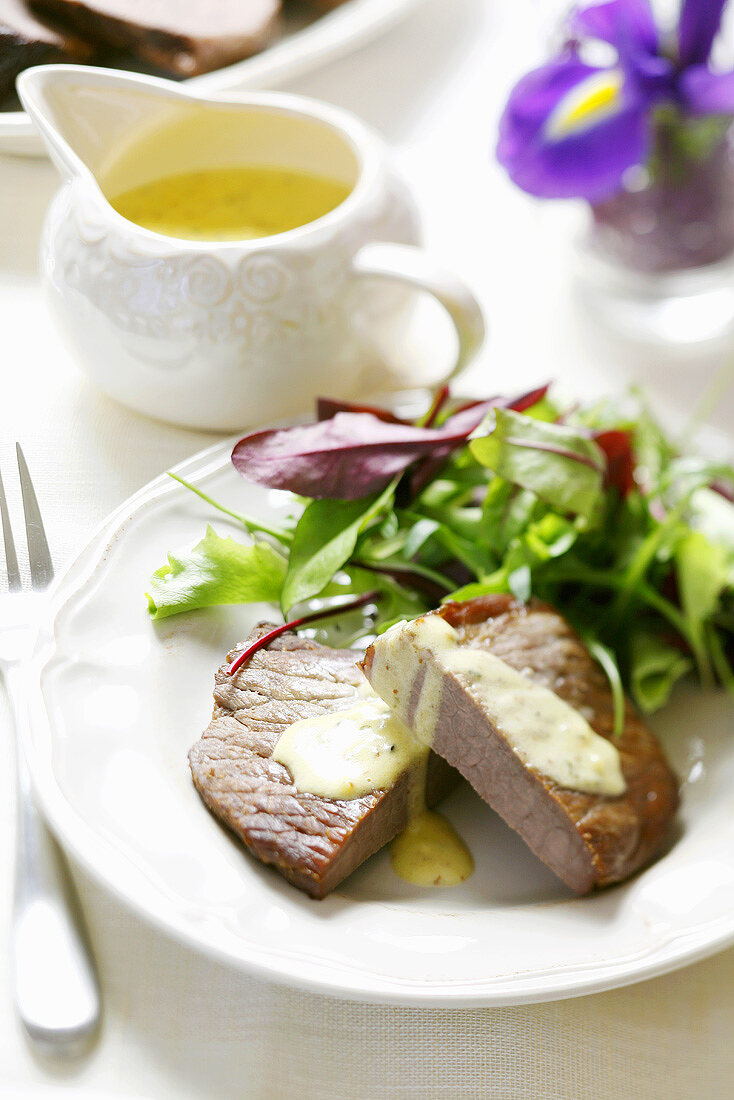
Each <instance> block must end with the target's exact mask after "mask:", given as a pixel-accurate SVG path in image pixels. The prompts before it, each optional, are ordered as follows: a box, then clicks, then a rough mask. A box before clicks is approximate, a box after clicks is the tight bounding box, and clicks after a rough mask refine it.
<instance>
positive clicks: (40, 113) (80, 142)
mask: <svg viewBox="0 0 734 1100" xmlns="http://www.w3.org/2000/svg"><path fill="white" fill-rule="evenodd" d="M169 85H170V82H169V81H166V80H157V79H154V78H152V77H143V76H138V75H136V74H134V73H130V74H124V73H119V72H116V71H115V70H112V69H97V68H95V69H91V68H85V67H84V66H81V65H38V66H35V67H34V68H31V69H27V70H26V71H25V72H24V73H23V74H22V75H21V76H20V77H19V78H18V85H17V86H18V95H19V97H20V100H21V102H22V104H23V106H24V107H25V109H26V111H27V112H28V114H29V115H30V117H31V119H32V121H33V122H34V124H35V126H36V127H37V129H38V130H39V132H40V134H41V137H42V138H43V140H44V142H45V144H46V146H47V148H48V151H49V155H50V156H51V159H52V160H53V161H54V163H55V164H56V166H57V168H58V169H59V170H60V171H61V173H62V174H63V175H65V176H75V175H78V174H80V173H81V172H82V171H83V170H84V169H85V168H86V169H88V170H89V171H90V172H91V173H92V174H93V175H95V176H99V174H100V173H101V172H103V171H104V169H105V162H106V160H107V159H108V158H109V156H110V154H111V151H112V150H114V149H115V148H118V149H119V148H120V146H121V144H124V142H125V139H126V136H127V135H128V134H130V133H132V132H133V131H134V130H138V129H139V127H140V126H141V124H143V123H150V122H152V121H154V119H155V118H156V116H157V114H158V113H161V115H165V112H166V109H167V105H168V107H169V109H170V104H171V96H172V95H173V96H175V94H176V92H175V85H170V88H171V91H169ZM179 94H180V93H179Z"/></svg>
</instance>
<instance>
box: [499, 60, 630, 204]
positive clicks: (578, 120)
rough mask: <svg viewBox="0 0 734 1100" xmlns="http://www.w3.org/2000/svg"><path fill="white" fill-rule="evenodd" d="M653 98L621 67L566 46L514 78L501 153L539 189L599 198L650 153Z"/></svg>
mask: <svg viewBox="0 0 734 1100" xmlns="http://www.w3.org/2000/svg"><path fill="white" fill-rule="evenodd" d="M647 102H648V101H647V100H646V99H644V98H642V97H640V95H639V94H638V93H637V92H636V91H635V90H634V89H633V88H632V87H631V85H630V84H629V83H628V82H626V81H625V78H624V74H623V73H622V72H621V70H619V69H599V68H594V67H592V66H590V65H585V64H584V63H583V62H581V61H580V60H579V59H578V57H576V55H575V54H567V55H566V56H565V57H563V58H560V59H558V60H556V61H552V62H550V63H549V64H548V65H544V66H543V67H542V68H540V69H536V70H535V71H534V72H531V73H528V75H527V76H525V77H523V79H522V80H520V82H519V83H518V84H517V85H516V86H515V88H514V89H513V91H512V92H511V94H510V98H509V101H508V103H507V106H506V108H505V111H504V113H503V115H502V118H501V119H500V132H499V142H498V145H497V157H498V159H499V161H500V163H501V164H502V165H503V166H504V167H505V168H506V169H507V171H508V172H509V174H510V176H511V178H512V179H513V180H514V182H515V183H516V184H517V185H518V186H519V187H522V188H523V190H525V191H529V192H530V194H532V195H538V196H540V197H542V198H585V199H588V200H589V201H592V202H597V201H600V200H601V199H603V198H608V197H609V196H610V195H612V194H614V193H615V191H617V190H618V189H619V186H620V184H621V180H622V176H623V175H624V173H625V171H626V170H627V169H628V168H629V167H630V166H632V165H634V164H640V163H641V162H642V161H644V160H645V158H646V155H647V151H648V147H649V131H648V124H647V121H646V118H645V107H646V105H647Z"/></svg>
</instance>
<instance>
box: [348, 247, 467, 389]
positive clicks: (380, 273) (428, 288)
mask: <svg viewBox="0 0 734 1100" xmlns="http://www.w3.org/2000/svg"><path fill="white" fill-rule="evenodd" d="M352 270H353V272H354V274H355V275H357V276H359V277H360V278H362V277H365V278H377V279H389V280H392V281H393V282H396V283H402V284H403V285H404V286H410V287H413V288H414V289H415V290H420V291H424V292H425V293H427V294H430V295H431V296H432V297H433V298H435V299H436V301H437V302H439V304H440V305H442V306H443V308H444V309H445V310H446V312H447V313H448V315H449V317H450V318H451V320H452V322H453V324H454V328H455V329H456V335H457V337H458V341H459V350H458V354H457V356H456V361H455V363H454V364H453V366H452V368H451V369H450V370H449V371H448V372H447V373H446V375H445V377H444V378H443V379H442V380H441V381H443V382H449V381H450V380H452V379H455V378H457V377H458V376H459V375H460V374H461V373H462V372H463V371H464V370H466V368H467V367H468V366H469V364H470V363H471V362H472V361H473V360H474V359H475V358H476V356H477V354H478V352H479V350H480V349H481V347H482V345H483V343H484V339H485V336H486V324H485V320H484V314H483V312H482V307H481V306H480V305H479V302H478V301H477V299H476V297H475V296H474V294H473V293H472V292H471V290H470V289H469V287H468V286H467V285H466V283H465V282H463V280H461V279H460V278H459V277H458V276H456V275H454V274H453V273H452V272H451V271H448V270H447V269H446V268H444V267H441V266H440V265H439V264H437V263H436V262H435V261H434V260H433V259H432V258H431V256H430V255H429V254H428V253H427V252H425V251H424V250H423V249H422V248H419V247H416V246H415V245H407V244H393V243H390V242H387V241H380V242H375V243H372V244H367V245H364V246H363V247H362V248H361V249H360V250H359V252H358V253H357V254H356V256H355V257H354V260H353V262H352Z"/></svg>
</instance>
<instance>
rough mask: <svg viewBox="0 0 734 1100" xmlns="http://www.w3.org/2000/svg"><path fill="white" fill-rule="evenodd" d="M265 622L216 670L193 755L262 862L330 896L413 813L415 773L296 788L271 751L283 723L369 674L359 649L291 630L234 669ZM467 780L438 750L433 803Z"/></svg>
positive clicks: (430, 780) (199, 781)
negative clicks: (332, 792)
mask: <svg viewBox="0 0 734 1100" xmlns="http://www.w3.org/2000/svg"><path fill="white" fill-rule="evenodd" d="M270 627H271V624H260V625H259V626H258V627H257V628H256V629H255V631H254V632H253V634H252V635H251V636H250V638H248V639H247V641H246V642H243V643H242V645H241V646H240V647H238V648H237V649H235V650H233V652H232V653H230V654H228V657H227V663H226V664H224V665H222V667H221V668H220V669H219V670H218V672H217V674H216V681H215V688H214V704H215V705H214V715H213V717H212V720H211V723H210V724H209V727H208V728H207V730H206V731H205V733H204V735H203V737H202V738H201V739H200V740H199V741H197V743H196V744H195V745H194V746H193V748H192V749H191V752H190V753H189V762H190V765H191V773H192V776H193V779H194V783H195V785H196V788H197V790H198V791H199V794H200V795H201V797H202V798H203V800H204V802H205V803H206V805H207V806H208V807H209V809H210V810H212V812H213V813H215V814H216V816H217V817H218V818H219V819H220V820H221V821H223V822H224V824H225V825H227V826H228V827H229V828H230V829H231V830H232V831H233V832H234V833H236V834H237V836H238V837H240V839H241V840H243V841H244V843H245V844H246V845H247V848H248V849H249V850H250V852H251V853H252V854H253V855H254V856H256V857H257V858H258V859H259V860H261V861H262V862H263V863H268V864H271V865H272V866H273V867H275V868H276V870H278V871H279V872H280V873H281V874H282V875H283V876H284V877H285V878H287V879H288V881H289V882H292V883H293V885H294V886H297V887H299V889H301V890H305V891H306V893H308V894H310V895H311V896H312V897H315V898H322V897H324V896H325V895H326V894H328V893H329V892H330V891H331V890H333V889H334V888H335V887H336V886H338V885H339V883H340V882H341V881H342V880H343V879H345V878H346V877H347V875H349V874H351V872H352V871H353V870H355V868H356V867H358V866H359V865H360V864H361V863H363V862H364V860H365V859H367V857H368V856H371V855H372V854H373V853H374V852H376V851H378V850H379V849H380V848H382V847H383V846H384V845H385V844H387V843H389V841H391V840H392V839H393V837H395V836H396V835H397V834H398V833H399V832H400V831H401V830H402V829H404V828H405V826H406V825H407V823H408V817H409V809H410V807H409V802H410V787H411V779H412V778H413V776H411V774H410V772H406V773H403V775H402V776H401V777H400V779H398V781H397V783H396V784H395V785H394V786H393V787H392V788H390V789H389V790H383V791H375V792H373V793H371V794H369V795H366V796H364V797H363V798H355V799H351V800H344V801H342V800H332V799H328V798H321V797H319V796H317V795H313V794H302V793H300V792H299V791H297V790H296V788H295V786H294V785H293V782H292V780H291V776H290V774H289V772H288V770H287V768H285V767H283V765H282V764H279V763H277V762H276V761H274V760H272V759H271V754H272V752H273V750H274V748H275V745H276V744H277V742H278V739H279V737H280V735H281V734H282V733H283V731H284V730H285V729H286V728H287V727H288V726H289V725H292V724H293V723H294V722H297V721H299V720H300V719H302V718H311V717H313V716H315V715H318V714H322V713H324V712H327V711H332V710H343V709H345V708H347V707H350V706H352V705H353V704H354V703H355V702H356V701H357V699H358V698H359V696H358V687H359V685H360V683H361V684H364V676H363V675H362V673H361V672H360V670H359V668H358V667H357V665H356V657H357V655H356V654H355V653H354V651H353V650H345V649H330V648H328V647H326V646H322V645H319V644H317V643H316V642H312V641H308V640H306V639H303V638H299V637H298V636H297V635H295V634H292V633H286V634H283V635H282V636H281V637H280V638H278V639H277V640H276V641H274V642H271V643H270V645H269V646H268V647H267V648H265V649H261V650H260V651H259V652H258V653H256V654H255V655H254V656H253V657H252V659H251V660H250V661H249V662H248V663H247V664H246V665H244V666H243V667H242V668H241V669H240V670H239V671H238V672H237V673H236V674H235V675H234V676H229V675H228V672H227V669H228V667H229V665H230V663H231V662H232V661H233V660H234V659H235V657H237V656H238V654H239V653H241V652H242V649H243V648H244V647H245V646H246V645H248V644H249V643H250V642H251V641H253V640H254V639H255V638H257V637H261V636H262V634H263V633H264V632H265V631H266V630H268V629H270ZM457 781H458V775H457V773H456V772H455V771H454V770H453V769H452V768H450V767H449V766H448V765H447V764H446V763H445V762H444V761H443V760H441V759H440V758H438V757H436V756H434V754H433V753H431V756H430V758H429V762H428V772H427V780H426V785H427V789H426V800H427V802H428V804H429V805H433V804H435V803H436V802H438V800H439V799H440V798H442V797H443V796H444V794H446V793H448V791H449V790H450V789H451V788H452V787H453V786H454V785H455V783H456V782H457Z"/></svg>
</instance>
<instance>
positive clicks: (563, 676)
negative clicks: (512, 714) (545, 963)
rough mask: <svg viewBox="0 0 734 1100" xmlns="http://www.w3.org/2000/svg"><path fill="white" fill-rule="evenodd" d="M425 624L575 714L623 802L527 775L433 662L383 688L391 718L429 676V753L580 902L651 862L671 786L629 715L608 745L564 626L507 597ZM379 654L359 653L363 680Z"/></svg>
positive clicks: (607, 728) (587, 665)
mask: <svg viewBox="0 0 734 1100" xmlns="http://www.w3.org/2000/svg"><path fill="white" fill-rule="evenodd" d="M431 615H440V616H441V617H442V618H443V619H445V620H446V622H448V623H449V625H450V626H452V627H454V629H455V630H456V631H457V632H458V635H459V637H458V641H459V644H460V645H462V646H467V647H480V648H482V649H487V650H488V651H489V652H491V653H492V654H494V655H495V656H496V657H498V658H500V659H501V660H502V661H504V662H505V663H506V664H507V665H510V666H511V667H512V668H513V669H515V670H516V671H517V672H520V673H522V674H523V675H524V676H527V677H529V678H530V679H531V680H532V681H535V682H536V683H538V684H541V685H543V686H544V687H546V688H549V689H550V690H551V691H552V692H554V693H555V694H556V695H557V696H559V697H560V698H561V699H562V700H564V701H565V702H566V703H568V704H569V705H570V706H571V707H573V708H574V709H576V710H578V711H580V712H581V714H582V715H583V716H584V717H585V718H586V719H587V721H588V723H589V725H590V726H591V727H592V729H593V730H594V732H595V733H597V734H599V735H601V736H602V737H604V738H606V739H607V740H613V743H614V744H615V745H616V747H617V749H618V751H619V758H620V760H619V762H620V764H621V769H622V774H623V777H624V781H625V784H626V790H625V791H624V793H622V794H620V795H617V796H616V797H611V796H608V795H599V794H589V793H583V792H581V791H578V790H572V789H569V788H568V787H564V786H560V785H559V784H558V783H557V782H554V781H553V780H552V779H549V778H548V776H546V775H543V774H540V772H538V771H536V770H535V769H534V768H533V767H531V766H528V765H527V764H526V763H523V761H522V759H521V758H520V756H519V755H518V754H517V753H516V752H515V751H514V750H513V748H512V747H511V745H510V743H509V741H508V740H507V739H506V738H505V736H503V733H502V732H501V731H500V730H499V729H498V728H497V726H496V725H495V724H493V721H492V719H491V718H490V717H489V714H488V712H487V707H486V706H483V705H482V700H481V698H480V697H478V695H477V693H476V692H472V690H471V688H470V685H469V684H468V682H467V680H466V678H464V677H462V676H460V675H455V674H451V673H446V672H444V671H442V668H441V666H440V665H439V664H438V662H437V661H436V659H435V657H434V656H433V655H432V653H431V651H430V650H425V651H423V652H422V653H421V655H420V659H419V660H420V663H419V664H417V665H416V666H415V668H416V673H415V676H414V678H413V681H412V682H409V683H405V682H401V679H400V677H399V676H395V677H394V683H393V684H392V686H391V690H386V689H385V686H384V684H383V686H382V687H381V688H380V689H379V691H380V693H381V694H382V695H383V698H384V699H385V701H386V702H387V703H388V704H390V705H391V706H392V707H393V709H395V711H396V713H397V714H398V716H399V717H400V718H401V719H402V720H403V721H404V722H406V723H407V725H408V726H410V725H411V719H412V718H415V714H416V708H417V706H418V701H419V697H420V692H421V688H422V686H423V683H424V682H425V681H426V677H428V676H432V677H433V680H432V683H433V684H434V685H435V684H436V683H438V684H439V690H438V692H437V695H436V703H435V711H436V714H437V720H436V722H435V732H434V737H433V742H432V744H433V749H434V751H435V752H436V753H438V754H439V755H440V756H442V757H444V758H445V759H446V760H447V761H448V762H449V763H450V764H453V765H454V767H456V768H458V770H459V771H460V772H461V773H462V775H464V776H465V777H466V779H468V780H469V782H470V783H471V784H472V786H473V787H474V788H475V790H476V791H477V792H478V794H479V795H481V797H482V798H483V799H484V800H485V801H486V802H488V803H489V804H490V806H492V807H493V808H494V809H495V810H496V811H497V812H498V813H499V814H501V816H502V817H503V818H504V819H505V821H506V822H507V823H508V824H509V825H510V826H511V827H512V828H513V829H516V830H517V832H518V833H519V834H520V835H521V836H522V838H523V839H524V840H525V842H526V843H527V844H528V845H529V847H530V848H531V849H532V850H533V851H534V852H535V854H536V855H537V856H539V857H540V859H542V860H543V862H544V863H546V864H547V865H548V867H550V868H551V870H552V871H554V872H555V873H556V874H557V875H558V876H559V877H560V878H561V879H563V881H564V882H566V883H567V885H568V886H570V887H571V889H572V890H575V891H576V892H577V893H579V894H584V893H586V892H588V891H589V890H591V889H592V888H594V887H598V886H606V885H608V884H610V883H613V882H618V881H620V880H621V879H624V878H627V877H628V876H629V875H631V874H632V873H633V872H634V871H636V870H638V868H640V867H642V866H643V865H644V864H646V863H647V862H648V861H649V860H651V859H652V858H653V857H654V856H655V855H657V854H658V853H659V852H660V850H661V848H662V846H663V844H664V843H665V839H666V835H667V832H668V827H669V825H670V822H671V819H672V817H673V815H674V813H675V810H676V808H677V805H678V794H677V782H676V778H675V775H674V774H673V772H672V770H671V768H670V766H669V764H668V763H667V761H666V759H665V756H664V754H663V751H662V749H661V747H660V745H659V744H658V742H657V741H656V739H655V737H654V736H653V734H652V733H651V732H650V730H649V729H648V728H647V727H646V725H645V724H644V722H643V721H642V719H641V718H640V717H639V715H638V714H637V713H636V712H635V710H634V708H633V707H632V705H631V704H630V703H627V708H626V715H625V722H624V729H623V731H622V733H621V735H620V736H619V737H617V738H613V723H614V706H613V701H612V694H611V691H610V689H609V686H608V682H607V679H606V677H605V675H604V673H603V672H602V670H601V668H600V667H599V666H598V665H597V663H596V662H595V661H594V659H593V658H592V656H591V654H590V653H589V651H588V650H587V649H586V647H585V646H584V645H583V643H582V642H581V640H580V639H579V637H578V636H577V635H576V634H575V632H574V631H573V630H572V629H571V627H570V626H569V625H568V623H567V622H566V621H565V620H564V619H563V617H562V616H561V615H559V614H558V612H557V611H555V610H554V609H553V608H551V607H549V606H548V605H546V604H542V603H539V602H532V603H531V604H530V605H528V606H525V605H523V604H520V603H518V602H516V601H515V600H513V599H512V598H511V597H509V596H486V597H482V598H480V599H474V600H468V601H466V602H464V603H447V604H445V605H444V606H443V607H442V608H441V609H440V610H439V611H437V612H431ZM380 644H381V643H380V640H378V641H377V642H376V643H375V647H372V646H371V647H370V648H369V649H368V650H367V654H366V656H365V659H364V662H363V668H364V671H365V674H366V676H367V679H368V680H370V679H371V673H372V668H373V662H374V661H375V648H376V647H379V646H380ZM398 644H401V643H398ZM383 652H384V651H383ZM375 667H376V668H377V666H375ZM389 675H390V674H389V671H388V678H389ZM382 676H383V677H384V670H383V673H382ZM437 676H438V680H437V679H436V677H437ZM373 686H376V685H373Z"/></svg>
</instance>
